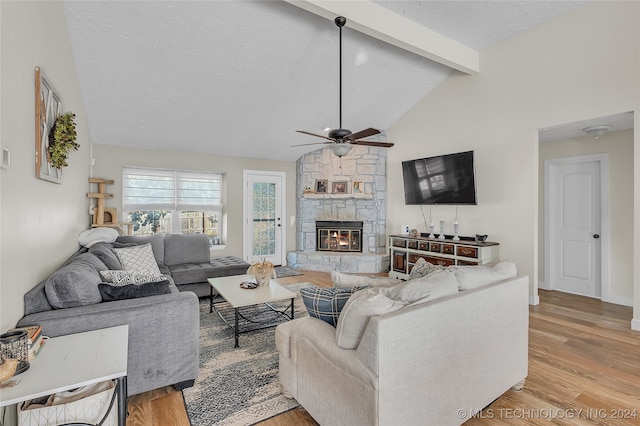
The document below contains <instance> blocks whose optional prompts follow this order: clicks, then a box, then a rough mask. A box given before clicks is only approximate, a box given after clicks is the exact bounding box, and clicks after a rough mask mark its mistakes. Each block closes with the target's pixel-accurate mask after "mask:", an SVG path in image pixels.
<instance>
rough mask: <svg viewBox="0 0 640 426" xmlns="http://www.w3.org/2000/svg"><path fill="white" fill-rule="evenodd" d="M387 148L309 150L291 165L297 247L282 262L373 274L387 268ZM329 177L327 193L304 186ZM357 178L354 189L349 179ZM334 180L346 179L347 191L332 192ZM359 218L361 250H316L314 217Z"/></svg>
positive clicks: (299, 265)
mask: <svg viewBox="0 0 640 426" xmlns="http://www.w3.org/2000/svg"><path fill="white" fill-rule="evenodd" d="M386 161H387V154H386V149H384V148H376V147H367V146H354V147H353V149H352V150H351V152H350V153H349V154H347V155H345V156H344V157H342V158H340V157H336V156H335V155H333V154H332V153H331V151H330V150H329V149H328V148H325V149H321V150H318V151H314V152H311V153H309V154H307V155H304V156H302V157H301V158H300V159H298V161H297V167H296V175H297V176H296V192H297V197H296V210H297V212H296V216H297V219H296V251H293V252H289V253H287V264H288V265H289V266H290V267H292V268H296V269H307V270H313V271H340V272H352V273H376V272H387V271H388V270H389V254H388V253H387V250H386V218H385V213H386V170H387V163H386ZM320 179H326V180H327V181H328V193H323V194H318V193H310V192H308V191H305V189H308V188H315V187H316V186H315V182H316V180H320ZM354 181H358V182H361V183H362V184H361V188H360V191H359V192H358V193H355V194H354V193H353V182H354ZM333 182H347V193H346V194H332V193H331V188H332V183H333ZM318 220H320V221H325V220H326V221H362V223H363V226H362V253H339V252H326V251H316V221H318Z"/></svg>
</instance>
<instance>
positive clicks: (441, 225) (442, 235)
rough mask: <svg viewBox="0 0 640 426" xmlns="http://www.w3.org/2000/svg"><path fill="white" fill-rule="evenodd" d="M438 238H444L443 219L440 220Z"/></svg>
mask: <svg viewBox="0 0 640 426" xmlns="http://www.w3.org/2000/svg"><path fill="white" fill-rule="evenodd" d="M438 239H440V240H444V220H441V221H440V235H438Z"/></svg>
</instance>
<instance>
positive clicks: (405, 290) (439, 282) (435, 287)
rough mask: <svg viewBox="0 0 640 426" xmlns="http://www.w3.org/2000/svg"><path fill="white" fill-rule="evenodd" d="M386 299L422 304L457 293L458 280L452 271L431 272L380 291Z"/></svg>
mask: <svg viewBox="0 0 640 426" xmlns="http://www.w3.org/2000/svg"><path fill="white" fill-rule="evenodd" d="M381 291H382V293H383V294H384V295H386V296H387V297H388V298H390V299H393V300H397V301H400V302H405V303H423V302H427V301H429V300H434V299H438V298H440V297H444V296H448V295H450V294H455V293H457V292H458V280H457V279H456V276H455V274H454V273H453V271H449V270H443V271H438V272H432V273H430V274H429V275H427V276H424V277H422V278H415V279H413V280H409V281H407V282H406V283H405V284H402V285H398V286H394V287H389V288H384V289H382V290H381Z"/></svg>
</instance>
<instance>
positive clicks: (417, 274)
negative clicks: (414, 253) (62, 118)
mask: <svg viewBox="0 0 640 426" xmlns="http://www.w3.org/2000/svg"><path fill="white" fill-rule="evenodd" d="M443 269H444V266H442V265H434V264H432V263H429V262H427V261H426V260H424V259H423V258H422V257H420V258H418V260H416V263H414V264H413V267H412V268H411V271H410V272H409V280H413V279H416V278H422V277H425V276H427V275H429V274H431V273H433V272H436V271H442V270H443Z"/></svg>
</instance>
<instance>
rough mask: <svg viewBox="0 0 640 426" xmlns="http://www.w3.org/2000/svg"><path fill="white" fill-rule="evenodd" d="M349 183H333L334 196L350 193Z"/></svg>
mask: <svg viewBox="0 0 640 426" xmlns="http://www.w3.org/2000/svg"><path fill="white" fill-rule="evenodd" d="M347 186H348V183H347V182H333V185H332V186H331V192H332V193H333V194H346V193H348V188H347Z"/></svg>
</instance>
